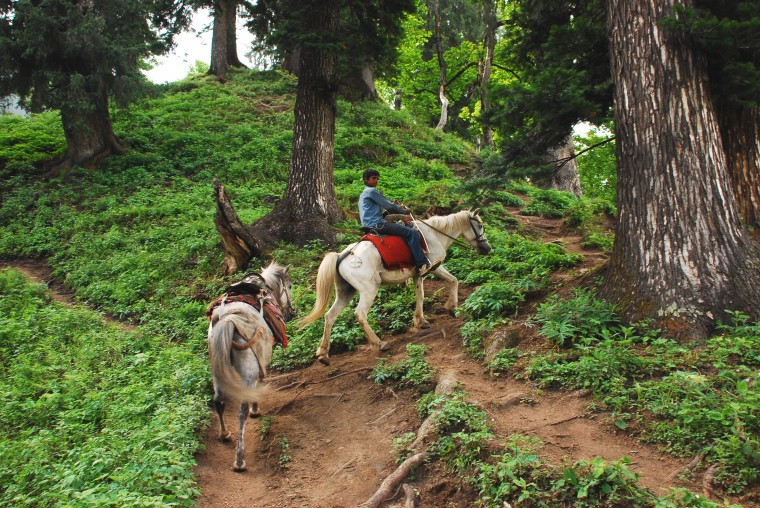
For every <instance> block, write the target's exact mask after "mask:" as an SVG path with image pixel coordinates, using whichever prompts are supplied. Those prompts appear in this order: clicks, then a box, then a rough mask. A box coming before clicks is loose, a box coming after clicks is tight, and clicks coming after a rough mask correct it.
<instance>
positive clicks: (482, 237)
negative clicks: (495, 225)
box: [412, 215, 488, 249]
mask: <svg viewBox="0 0 760 508" xmlns="http://www.w3.org/2000/svg"><path fill="white" fill-rule="evenodd" d="M412 218H414V217H412ZM468 219H469V220H470V227H471V228H472V234H474V235H475V243H477V245H478V246H480V245H481V244H483V243H488V239H487V238H486V234H485V228H483V223H482V222H480V221H479V220H478V219H477V218H476V217H474V216H472V215H470V216H469V217H468ZM415 220H418V221H420V222H421V223H423V224H424V225H426V226H427V227H429V228H430V229H432V230H433V231H438V232H439V233H441V234H442V235H443V236H445V237H448V238H451V239H452V240H453V241H454V243H456V244H458V245H461V246H463V247H472V245H470V244H468V243H466V242H463V241H462V240H460V239H459V238H454V237H453V236H451V235H449V234H447V233H445V232H443V231H441V230H440V229H438V228H437V227H435V226H431V225H430V224H428V223H427V222H425V221H424V220H422V219H415ZM473 222H476V223H478V224H480V226H481V227H480V233H478V231H477V230H476V229H475V225H474V224H473ZM472 248H473V249H474V248H475V247H472Z"/></svg>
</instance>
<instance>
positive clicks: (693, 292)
mask: <svg viewBox="0 0 760 508" xmlns="http://www.w3.org/2000/svg"><path fill="white" fill-rule="evenodd" d="M674 1H675V0H661V1H655V0H646V1H641V2H629V1H626V0H611V1H610V2H609V4H608V6H609V20H610V31H611V34H610V40H611V47H610V52H611V62H612V76H613V79H614V81H615V126H616V136H617V157H618V164H619V169H618V211H619V212H618V213H619V217H618V229H617V231H616V235H615V245H614V248H613V254H612V257H611V259H610V263H609V266H608V269H607V272H606V279H605V283H604V286H603V287H602V288H601V292H600V294H601V295H602V296H604V297H607V298H609V299H611V300H612V301H614V302H616V303H618V304H620V306H621V308H622V310H623V313H624V316H625V317H626V318H627V319H629V320H640V319H646V318H652V319H654V320H655V322H656V323H657V324H658V325H659V326H660V328H661V329H663V330H664V331H665V332H666V333H668V334H669V335H670V336H674V337H677V338H684V339H688V338H691V339H702V338H705V337H706V336H708V334H709V333H710V332H711V331H712V329H713V326H714V322H715V320H716V319H717V318H725V317H726V316H725V313H724V311H725V310H727V309H729V310H737V311H742V312H745V313H747V314H749V315H750V316H751V317H752V318H754V319H757V318H760V270H759V268H760V264H758V250H757V246H756V245H755V244H754V243H753V242H752V240H751V238H750V237H749V235H748V234H747V231H746V230H745V229H744V227H743V225H742V222H741V219H740V216H739V213H738V210H737V206H736V199H735V197H734V193H733V191H732V189H731V185H730V182H729V175H728V169H727V165H726V157H725V154H724V152H723V146H722V140H721V135H720V130H719V128H718V120H717V118H716V115H715V111H714V108H713V106H712V104H711V102H710V98H709V96H708V89H707V70H706V66H705V65H704V62H702V61H701V59H700V58H699V55H697V53H696V52H695V51H694V50H693V47H692V45H691V43H690V41H689V40H688V39H687V38H686V37H685V36H683V35H681V34H678V33H675V32H670V31H665V30H661V29H659V28H658V26H657V23H658V21H659V20H660V19H662V18H663V17H664V16H668V15H671V14H672V8H673V3H674ZM686 3H687V4H690V3H691V2H690V1H687V2H686Z"/></svg>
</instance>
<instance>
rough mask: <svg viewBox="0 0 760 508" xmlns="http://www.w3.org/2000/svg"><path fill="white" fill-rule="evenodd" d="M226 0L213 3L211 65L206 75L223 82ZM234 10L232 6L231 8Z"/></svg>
mask: <svg viewBox="0 0 760 508" xmlns="http://www.w3.org/2000/svg"><path fill="white" fill-rule="evenodd" d="M229 8H230V2H229V1H228V0H216V1H215V2H214V24H213V28H212V32H211V65H209V69H208V73H209V74H211V75H212V76H216V79H217V80H219V81H222V82H224V81H225V80H226V79H227V67H228V66H229V62H228V61H227V11H228V10H229ZM233 8H234V6H233Z"/></svg>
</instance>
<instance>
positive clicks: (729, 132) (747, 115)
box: [718, 104, 760, 231]
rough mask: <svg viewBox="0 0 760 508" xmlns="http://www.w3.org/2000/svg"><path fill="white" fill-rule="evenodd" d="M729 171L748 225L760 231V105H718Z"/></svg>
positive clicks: (743, 216)
mask: <svg viewBox="0 0 760 508" xmlns="http://www.w3.org/2000/svg"><path fill="white" fill-rule="evenodd" d="M718 117H719V118H720V132H721V134H722V136H723V148H724V150H725V152H726V158H727V162H728V173H729V175H730V176H731V184H732V186H733V190H734V193H735V194H736V200H737V201H738V206H739V212H740V213H741V216H742V218H743V219H744V224H745V225H746V226H748V227H750V228H752V229H754V230H755V231H758V230H760V106H754V107H751V108H743V109H739V108H738V107H731V106H728V105H722V104H721V105H719V106H718Z"/></svg>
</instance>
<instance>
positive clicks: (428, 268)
mask: <svg viewBox="0 0 760 508" xmlns="http://www.w3.org/2000/svg"><path fill="white" fill-rule="evenodd" d="M439 266H441V262H440V261H436V262H435V263H433V264H432V265H431V264H430V260H429V259H427V258H425V262H424V263H423V264H421V265H418V266H417V275H419V276H420V277H423V276H425V275H427V274H428V273H430V272H432V271H434V270H436V269H437V268H438V267H439Z"/></svg>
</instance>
